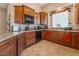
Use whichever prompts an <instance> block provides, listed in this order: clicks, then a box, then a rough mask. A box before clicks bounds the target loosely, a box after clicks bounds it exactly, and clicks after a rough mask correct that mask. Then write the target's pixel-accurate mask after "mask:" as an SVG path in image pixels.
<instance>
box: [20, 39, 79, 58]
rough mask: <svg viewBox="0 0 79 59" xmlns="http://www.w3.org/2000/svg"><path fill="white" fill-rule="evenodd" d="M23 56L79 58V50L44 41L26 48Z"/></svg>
mask: <svg viewBox="0 0 79 59" xmlns="http://www.w3.org/2000/svg"><path fill="white" fill-rule="evenodd" d="M21 56H79V50H76V49H72V48H69V47H66V46H62V45H59V44H56V43H52V42H49V41H46V40H42V41H40V42H38V43H37V44H34V45H32V46H31V47H28V48H26V49H25V50H24V51H23V52H22V54H21Z"/></svg>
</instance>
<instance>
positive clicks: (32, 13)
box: [23, 5, 35, 17]
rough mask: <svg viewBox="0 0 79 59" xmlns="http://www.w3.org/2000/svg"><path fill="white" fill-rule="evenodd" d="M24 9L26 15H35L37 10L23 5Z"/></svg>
mask: <svg viewBox="0 0 79 59" xmlns="http://www.w3.org/2000/svg"><path fill="white" fill-rule="evenodd" d="M23 10H24V14H25V15H29V16H33V17H34V16H35V11H34V10H33V9H31V8H29V7H27V6H24V5H23Z"/></svg>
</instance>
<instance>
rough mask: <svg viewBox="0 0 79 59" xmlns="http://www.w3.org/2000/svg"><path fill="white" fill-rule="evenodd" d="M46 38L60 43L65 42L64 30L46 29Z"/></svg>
mask: <svg viewBox="0 0 79 59" xmlns="http://www.w3.org/2000/svg"><path fill="white" fill-rule="evenodd" d="M44 39H45V40H49V41H52V42H57V43H60V44H64V42H65V41H64V39H65V36H64V32H62V31H50V30H48V31H44Z"/></svg>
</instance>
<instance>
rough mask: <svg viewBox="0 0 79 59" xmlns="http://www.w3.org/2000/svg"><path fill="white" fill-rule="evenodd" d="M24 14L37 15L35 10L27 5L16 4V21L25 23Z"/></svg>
mask: <svg viewBox="0 0 79 59" xmlns="http://www.w3.org/2000/svg"><path fill="white" fill-rule="evenodd" d="M24 15H29V16H33V17H35V11H34V10H33V9H31V8H29V7H27V6H25V5H22V6H14V20H15V23H19V24H23V23H24Z"/></svg>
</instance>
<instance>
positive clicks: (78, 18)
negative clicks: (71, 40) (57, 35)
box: [75, 3, 79, 24]
mask: <svg viewBox="0 0 79 59" xmlns="http://www.w3.org/2000/svg"><path fill="white" fill-rule="evenodd" d="M75 13H76V23H77V24H79V4H78V3H77V4H76V5H75Z"/></svg>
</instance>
